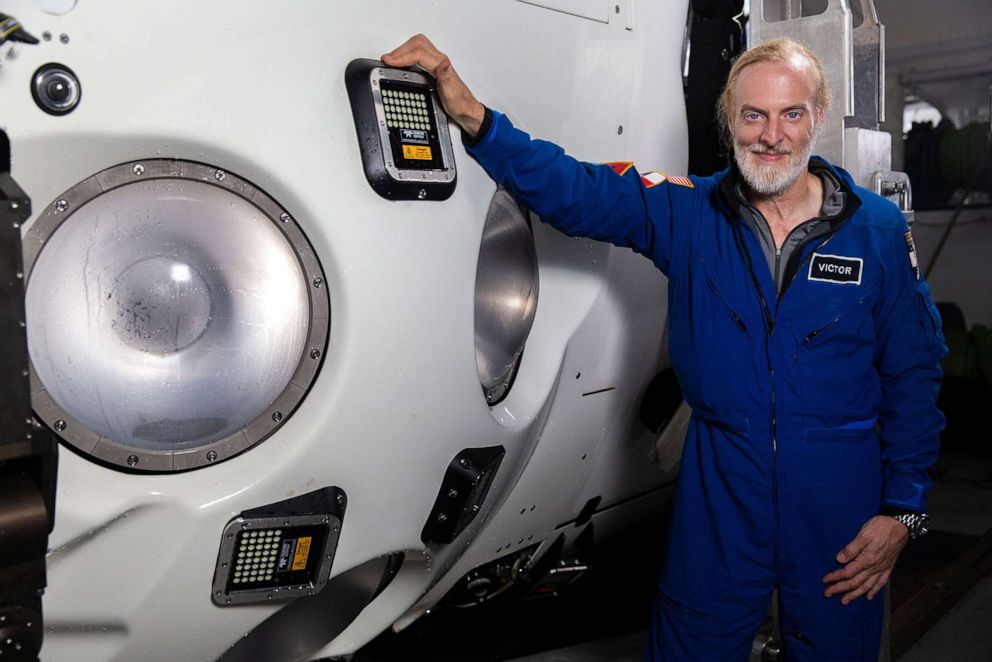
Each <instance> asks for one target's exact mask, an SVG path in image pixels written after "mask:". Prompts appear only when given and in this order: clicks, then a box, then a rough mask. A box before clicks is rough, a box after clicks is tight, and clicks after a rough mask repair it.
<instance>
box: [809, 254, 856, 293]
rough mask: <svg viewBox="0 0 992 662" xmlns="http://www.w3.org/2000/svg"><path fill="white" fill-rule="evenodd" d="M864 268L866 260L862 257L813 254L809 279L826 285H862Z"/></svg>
mask: <svg viewBox="0 0 992 662" xmlns="http://www.w3.org/2000/svg"><path fill="white" fill-rule="evenodd" d="M862 266H864V260H862V259H861V258H860V257H844V256H842V255H821V254H819V253H813V259H812V260H810V263H809V276H808V279H809V280H818V281H822V282H824V283H841V284H843V285H860V284H861V268H862Z"/></svg>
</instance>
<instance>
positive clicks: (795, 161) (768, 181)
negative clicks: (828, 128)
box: [734, 130, 819, 196]
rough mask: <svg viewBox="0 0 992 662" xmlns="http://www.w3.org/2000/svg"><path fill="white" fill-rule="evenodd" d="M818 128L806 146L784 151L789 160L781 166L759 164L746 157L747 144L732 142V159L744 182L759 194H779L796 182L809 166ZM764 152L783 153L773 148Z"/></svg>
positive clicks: (748, 149) (748, 151) (748, 150)
mask: <svg viewBox="0 0 992 662" xmlns="http://www.w3.org/2000/svg"><path fill="white" fill-rule="evenodd" d="M818 134H819V131H818V130H814V131H813V134H812V135H811V136H810V138H809V141H807V143H806V147H804V148H803V150H802V151H801V152H800V153H798V154H796V153H795V152H791V153H789V152H785V153H788V154H789V162H788V163H787V164H786V166H785V167H784V168H783V167H782V166H778V165H760V164H756V163H754V162H753V161H752V160H751V159H749V158H748V154H749V153H750V152H751V150H750V147H749V146H745V145H741V144H740V143H738V142H736V141H735V142H734V160H735V161H736V162H737V167H738V168H739V169H740V171H741V176H742V177H743V178H744V181H745V183H747V185H748V186H749V187H750V188H751V190H753V191H754V192H755V193H758V194H760V195H771V196H775V195H780V194H782V193H784V192H785V191H786V190H788V188H789V187H790V186H792V185H793V184H795V183H796V181H797V180H798V179H799V177H800V176H801V175H802V174H803V173H804V172H806V170H807V168H808V167H809V158H810V156H812V155H813V146H814V145H815V144H816V138H817V135H818ZM764 151H766V152H773V153H783V152H779V151H778V150H775V149H766V150H764Z"/></svg>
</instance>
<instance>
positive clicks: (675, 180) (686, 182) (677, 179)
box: [665, 175, 696, 188]
mask: <svg viewBox="0 0 992 662" xmlns="http://www.w3.org/2000/svg"><path fill="white" fill-rule="evenodd" d="M665 177H667V178H668V183H669V184H675V185H676V186H685V187H686V188H696V187H695V186H693V184H692V180H691V179H689V178H688V177H683V176H682V175H665Z"/></svg>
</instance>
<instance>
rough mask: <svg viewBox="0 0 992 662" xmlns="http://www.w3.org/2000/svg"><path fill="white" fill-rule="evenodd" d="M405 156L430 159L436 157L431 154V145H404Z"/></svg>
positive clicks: (405, 157)
mask: <svg viewBox="0 0 992 662" xmlns="http://www.w3.org/2000/svg"><path fill="white" fill-rule="evenodd" d="M403 158H404V159H413V160H416V161H430V160H431V159H433V158H434V157H433V156H431V148H430V145H403Z"/></svg>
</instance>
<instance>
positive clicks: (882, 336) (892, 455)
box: [823, 228, 947, 604]
mask: <svg viewBox="0 0 992 662" xmlns="http://www.w3.org/2000/svg"><path fill="white" fill-rule="evenodd" d="M904 229H905V228H904ZM888 248H889V249H890V253H889V259H890V261H889V265H888V267H889V268H888V271H887V282H886V283H885V286H884V287H885V289H884V296H883V299H882V302H881V304H880V305H879V309H878V311H877V313H876V324H877V328H878V350H877V352H876V357H875V363H876V367H877V370H878V373H879V376H880V377H881V381H882V409H881V411H880V412H879V419H878V420H879V424H880V426H881V430H882V432H881V437H882V466H883V471H884V474H883V477H882V478H883V480H882V506H883V512H884V511H886V510H893V511H908V512H916V513H924V512H926V509H927V503H926V497H927V492H928V491H929V489H930V484H931V480H930V478H929V476H928V475H927V470H928V469H929V468H930V466H931V465H932V464H933V463H934V461H936V459H937V452H938V450H939V448H940V437H939V434H940V430H941V429H942V428H943V426H944V417H943V415H942V414H941V413H940V411H939V410H938V409H937V392H938V390H939V388H940V379H941V369H940V361H941V359H942V358H943V357H944V356H945V355H946V353H947V348H946V346H945V345H944V339H943V335H942V333H941V329H940V316H939V315H938V313H937V309H936V307H935V306H934V303H933V299H932V298H931V296H930V288H929V287H928V286H927V284H926V281H924V280H922V278H920V277H919V276H918V275H917V273H916V272H915V271H914V269H913V268H912V266H911V263H910V257H909V255H908V250H909V249H908V248H907V242H906V241H905V240H904V239H903V237H901V236H895V237H894V239H893V242H892V244H891V245H890V246H889V247H888ZM908 537H909V533H908V530H907V528H906V527H905V526H904V525H903V524H901V523H900V522H897V521H896V520H895V519H893V518H892V517H889V516H887V515H879V516H877V517H873V518H872V519H870V520H869V521H868V522H867V523H866V524H865V526H864V527H862V529H861V531H860V532H859V533H858V535H857V536H856V537H855V539H854V540H853V541H851V543H850V544H848V545H847V546H846V547H845V548H844V549H843V550H841V551H840V552H839V553H838V554H837V562H838V563H843V564H846V565H845V567H844V568H842V569H840V570H837V571H835V572H832V573H829V574H828V575H826V576H825V577H824V578H823V581H824V583H826V584H828V585H829V586H828V588H827V590H826V592H825V595H826V596H827V597H830V596H832V595H835V594H837V593H843V594H844V595H843V597H842V599H841V601H842V602H843V603H844V604H847V603H849V602H851V601H852V600H854V599H856V598H858V597H859V596H861V595H864V594H866V593H867V597H868V599H869V600H870V599H872V598H873V597H874V596H875V595H876V594H877V593H878V592H879V591H880V590H881V589H882V588H883V587H884V586H885V584H886V582H888V580H889V576H890V575H891V572H892V568H893V567H894V566H895V562H896V560H897V559H898V557H899V553H900V552H901V551H902V548H903V547H904V546H905V545H906V541H907V539H908Z"/></svg>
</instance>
